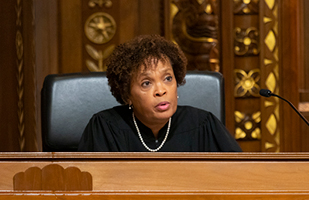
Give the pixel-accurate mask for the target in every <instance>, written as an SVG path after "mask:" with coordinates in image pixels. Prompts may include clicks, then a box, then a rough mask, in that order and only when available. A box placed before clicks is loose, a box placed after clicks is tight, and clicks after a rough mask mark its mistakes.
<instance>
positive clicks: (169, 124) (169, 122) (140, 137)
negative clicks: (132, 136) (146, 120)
mask: <svg viewBox="0 0 309 200" xmlns="http://www.w3.org/2000/svg"><path fill="white" fill-rule="evenodd" d="M132 117H133V122H134V125H135V128H136V130H137V133H138V137H139V139H140V140H141V142H142V144H143V145H144V147H145V148H146V149H147V150H148V151H151V152H156V151H158V150H160V149H161V148H162V147H163V145H164V143H165V141H166V139H167V136H168V134H169V132H170V128H171V121H172V120H171V119H172V118H171V117H170V119H169V120H168V127H167V131H166V134H165V138H164V140H163V141H162V143H161V145H160V146H159V147H158V148H156V149H151V148H149V147H148V146H147V145H146V143H145V142H144V140H143V137H142V135H141V132H140V131H139V128H138V126H137V123H136V121H135V116H134V112H132Z"/></svg>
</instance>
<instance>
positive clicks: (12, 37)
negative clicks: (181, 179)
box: [0, 0, 309, 152]
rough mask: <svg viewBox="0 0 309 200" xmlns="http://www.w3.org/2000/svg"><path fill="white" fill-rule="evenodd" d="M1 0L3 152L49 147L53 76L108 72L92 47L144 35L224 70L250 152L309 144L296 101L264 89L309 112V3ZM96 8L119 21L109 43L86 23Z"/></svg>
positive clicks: (231, 108) (234, 128) (233, 117)
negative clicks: (47, 114)
mask: <svg viewBox="0 0 309 200" xmlns="http://www.w3.org/2000/svg"><path fill="white" fill-rule="evenodd" d="M0 3H1V6H0V28H1V29H0V44H1V45H0V52H1V53H0V63H1V64H0V67H1V68H0V69H1V70H0V94H1V98H0V151H41V127H40V123H41V121H40V117H41V116H40V90H41V87H42V83H43V80H44V77H45V76H46V75H48V74H51V73H71V72H89V71H96V70H104V59H103V60H101V61H102V62H101V61H98V60H95V59H94V58H93V57H92V56H91V55H90V54H89V47H90V49H92V52H94V53H99V52H100V51H101V52H105V53H106V54H107V55H108V53H109V52H110V51H111V49H112V48H113V46H114V45H117V44H119V43H122V42H125V41H127V40H129V39H131V38H133V37H134V36H136V35H140V34H160V35H162V36H164V37H166V38H168V39H170V40H173V41H175V42H176V43H177V44H179V46H180V47H181V48H182V49H183V50H184V52H185V54H186V56H187V57H188V60H189V66H188V68H189V69H190V70H212V71H219V72H221V73H222V74H223V75H224V78H225V94H226V126H227V128H228V129H229V131H230V132H231V133H232V134H233V135H234V136H235V137H236V138H237V141H238V142H239V144H240V145H241V147H242V148H243V150H244V151H247V152H287V151H309V145H307V143H308V142H309V135H308V134H309V129H308V127H307V125H306V124H305V123H304V122H303V121H301V119H300V117H299V116H298V115H297V114H296V113H295V112H294V111H293V110H292V109H291V108H290V106H289V105H288V104H286V103H285V102H283V101H279V99H275V98H268V99H265V98H264V97H260V96H259V95H258V91H259V89H260V88H269V89H271V90H272V91H273V92H274V93H276V94H279V95H281V96H283V97H284V98H286V99H288V100H290V101H291V102H292V103H293V104H294V105H295V106H296V107H297V108H299V109H300V110H301V112H302V113H303V114H304V115H305V116H306V117H309V113H308V111H309V106H308V103H307V102H309V94H308V89H309V81H308V78H307V77H308V75H309V62H308V58H307V57H308V56H307V55H308V50H307V48H306V47H308V45H309V40H308V36H309V35H308V30H309V22H308V19H309V18H308V17H309V16H308V15H309V3H308V1H306V0H296V1H295V0H251V1H244V0H234V1H231V0H147V1H144V0H65V1H63V0H48V1H42V0H10V1H7V0H0ZM98 13H105V14H108V15H109V16H111V17H112V18H113V19H114V21H115V25H116V29H115V35H114V36H113V37H112V38H111V40H109V41H108V42H106V43H103V44H98V43H95V42H92V41H91V40H90V39H89V38H88V37H87V36H86V33H85V27H86V28H87V26H86V23H87V20H88V19H90V17H91V16H92V15H94V14H98ZM183 27H185V28H184V29H183ZM87 47H88V50H87ZM89 62H92V63H93V64H94V65H92V66H95V68H91V67H89ZM100 62H101V64H100ZM87 63H88V64H87Z"/></svg>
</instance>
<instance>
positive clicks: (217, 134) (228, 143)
mask: <svg viewBox="0 0 309 200" xmlns="http://www.w3.org/2000/svg"><path fill="white" fill-rule="evenodd" d="M201 128H202V129H203V130H201V131H202V132H204V133H205V132H206V133H207V134H206V135H207V137H206V138H204V139H205V140H207V141H204V142H205V143H208V147H209V149H204V150H205V151H212V152H214V151H215V152H241V151H242V150H241V148H240V146H239V145H238V143H237V141H236V140H235V138H234V137H233V136H232V135H231V134H230V132H229V131H228V130H227V129H226V127H225V126H224V125H223V124H222V123H221V121H220V120H219V119H218V118H216V116H214V115H213V114H212V113H209V116H208V118H207V122H206V123H205V124H204V126H202V127H201Z"/></svg>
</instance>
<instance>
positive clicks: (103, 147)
mask: <svg viewBox="0 0 309 200" xmlns="http://www.w3.org/2000/svg"><path fill="white" fill-rule="evenodd" d="M111 126H112V125H111V124H110V123H109V122H108V121H106V120H104V119H102V117H101V116H99V115H94V116H93V117H92V118H91V119H90V121H89V123H88V124H87V126H86V128H85V130H84V132H83V134H82V137H81V140H80V142H79V146H78V151H83V152H88V151H89V152H96V151H102V152H111V151H119V149H118V148H117V145H116V143H115V140H114V138H113V134H112V132H113V128H112V127H111Z"/></svg>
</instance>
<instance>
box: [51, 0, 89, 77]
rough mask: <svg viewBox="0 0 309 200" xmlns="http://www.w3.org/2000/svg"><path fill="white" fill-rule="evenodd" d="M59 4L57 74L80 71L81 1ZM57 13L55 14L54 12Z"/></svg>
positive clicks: (67, 0) (69, 0) (81, 46)
mask: <svg viewBox="0 0 309 200" xmlns="http://www.w3.org/2000/svg"><path fill="white" fill-rule="evenodd" d="M58 3H59V13H60V15H58V16H59V20H58V23H59V55H60V56H59V60H60V62H59V68H58V69H59V72H60V73H71V72H79V71H82V65H83V64H82V63H83V62H82V48H83V45H82V41H83V40H82V34H83V32H84V31H83V30H84V29H83V23H82V18H81V16H82V14H81V8H82V6H81V0H78V1H77V0H65V1H62V0H61V1H58ZM55 13H57V12H55Z"/></svg>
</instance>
